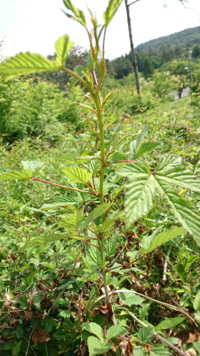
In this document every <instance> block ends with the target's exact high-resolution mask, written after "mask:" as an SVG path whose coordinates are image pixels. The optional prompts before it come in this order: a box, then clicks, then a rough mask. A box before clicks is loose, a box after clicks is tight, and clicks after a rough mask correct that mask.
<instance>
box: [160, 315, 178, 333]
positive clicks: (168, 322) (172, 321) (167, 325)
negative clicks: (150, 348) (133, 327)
mask: <svg viewBox="0 0 200 356" xmlns="http://www.w3.org/2000/svg"><path fill="white" fill-rule="evenodd" d="M184 320H185V318H184V317H177V318H167V319H165V320H163V321H161V323H159V324H158V325H157V326H156V328H155V330H156V331H158V330H166V329H171V328H174V327H175V326H176V325H179V324H181V323H182V322H183V321H184Z"/></svg>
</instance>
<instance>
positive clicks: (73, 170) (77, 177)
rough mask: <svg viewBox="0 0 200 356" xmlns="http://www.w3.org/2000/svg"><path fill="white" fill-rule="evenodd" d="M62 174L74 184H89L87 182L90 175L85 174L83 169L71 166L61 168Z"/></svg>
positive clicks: (88, 173)
mask: <svg viewBox="0 0 200 356" xmlns="http://www.w3.org/2000/svg"><path fill="white" fill-rule="evenodd" d="M62 172H63V173H64V175H65V176H66V177H67V178H69V179H70V180H71V181H72V182H74V183H82V184H87V182H89V180H90V179H91V178H92V173H90V172H87V171H86V170H85V169H83V168H79V167H72V166H71V167H67V168H63V169H62Z"/></svg>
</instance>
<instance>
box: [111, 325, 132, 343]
mask: <svg viewBox="0 0 200 356" xmlns="http://www.w3.org/2000/svg"><path fill="white" fill-rule="evenodd" d="M127 333H128V331H127V329H125V328H124V327H122V326H111V327H110V328H109V329H108V332H107V335H106V340H107V341H109V340H111V339H113V338H114V337H118V336H120V335H124V334H127Z"/></svg>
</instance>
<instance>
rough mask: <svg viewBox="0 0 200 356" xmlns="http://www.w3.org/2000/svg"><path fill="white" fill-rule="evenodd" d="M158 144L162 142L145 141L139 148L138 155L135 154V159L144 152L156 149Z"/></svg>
mask: <svg viewBox="0 0 200 356" xmlns="http://www.w3.org/2000/svg"><path fill="white" fill-rule="evenodd" d="M158 146H160V143H158V142H146V143H143V144H142V145H141V146H140V147H139V149H138V151H137V153H136V155H135V157H134V158H133V159H137V158H139V157H141V156H143V155H144V154H146V153H147V152H150V151H152V150H154V149H155V148H156V147H158Z"/></svg>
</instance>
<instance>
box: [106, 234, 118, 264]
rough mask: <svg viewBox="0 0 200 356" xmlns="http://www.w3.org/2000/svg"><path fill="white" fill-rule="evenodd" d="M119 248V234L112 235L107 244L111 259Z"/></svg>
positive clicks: (107, 251)
mask: <svg viewBox="0 0 200 356" xmlns="http://www.w3.org/2000/svg"><path fill="white" fill-rule="evenodd" d="M117 246H118V233H114V234H112V236H111V237H110V238H109V239H108V241H107V244H106V253H107V255H108V256H109V257H111V258H112V257H113V256H115V254H116V251H117Z"/></svg>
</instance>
